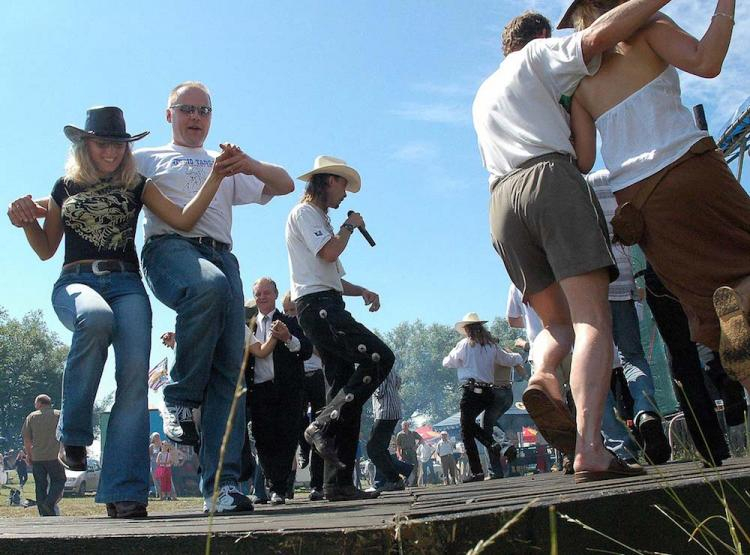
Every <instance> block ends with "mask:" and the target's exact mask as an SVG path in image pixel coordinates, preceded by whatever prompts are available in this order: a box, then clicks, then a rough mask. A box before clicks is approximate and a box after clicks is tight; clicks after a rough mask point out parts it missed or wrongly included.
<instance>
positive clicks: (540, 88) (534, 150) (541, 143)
mask: <svg viewBox="0 0 750 555" xmlns="http://www.w3.org/2000/svg"><path fill="white" fill-rule="evenodd" d="M600 62H601V58H600V57H599V56H597V57H596V58H594V59H593V60H591V61H590V62H589V64H588V66H587V65H586V64H585V63H584V61H583V51H582V49H581V33H575V34H573V35H569V36H567V37H562V38H550V39H535V40H532V41H531V42H529V43H528V44H527V45H526V46H525V47H523V48H522V49H521V50H519V51H517V52H512V53H510V54H508V55H507V56H506V57H505V59H504V60H503V62H502V63H501V64H500V67H499V68H498V69H497V70H496V71H495V73H493V74H492V75H490V76H489V77H488V78H487V80H486V81H485V82H484V83H482V85H481V86H480V87H479V90H478V91H477V95H476V97H475V98H474V105H473V107H472V115H473V120H474V129H475V131H476V133H477V140H478V142H479V152H480V154H481V156H482V163H483V164H484V167H485V168H486V169H487V171H489V172H490V183H492V182H493V181H494V180H495V179H496V178H498V177H502V176H504V175H506V174H507V173H509V172H510V171H511V170H513V169H515V168H517V167H518V166H519V165H520V164H521V163H523V162H525V161H526V160H529V159H531V158H535V157H537V156H541V155H543V154H549V153H552V152H562V153H567V154H570V155H571V156H575V151H574V150H573V145H572V144H571V142H570V117H569V115H568V113H567V112H566V111H565V109H564V108H563V107H562V106H561V105H560V99H561V97H563V96H572V94H573V92H574V91H575V89H576V87H577V86H578V83H579V82H580V81H581V79H583V78H584V77H585V76H587V75H593V74H594V73H596V72H597V71H598V69H599V65H600Z"/></svg>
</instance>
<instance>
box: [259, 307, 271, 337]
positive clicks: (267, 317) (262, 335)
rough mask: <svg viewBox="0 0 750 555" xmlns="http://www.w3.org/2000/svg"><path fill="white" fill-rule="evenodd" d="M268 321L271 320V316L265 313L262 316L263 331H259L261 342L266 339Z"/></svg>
mask: <svg viewBox="0 0 750 555" xmlns="http://www.w3.org/2000/svg"><path fill="white" fill-rule="evenodd" d="M270 321H271V318H269V316H268V315H267V314H266V315H265V316H263V325H262V327H263V331H262V332H261V338H262V340H263V341H262V342H263V343H265V342H266V341H267V340H268V327H269V322H270Z"/></svg>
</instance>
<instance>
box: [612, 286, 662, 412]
mask: <svg viewBox="0 0 750 555" xmlns="http://www.w3.org/2000/svg"><path fill="white" fill-rule="evenodd" d="M609 306H610V308H611V310H612V336H613V337H614V340H615V345H617V350H618V351H619V354H620V362H621V363H622V370H623V373H624V374H625V379H626V380H627V382H628V389H629V390H630V395H631V396H632V397H633V417H634V418H635V421H636V422H638V417H639V416H640V415H641V414H642V413H644V412H653V413H657V414H658V412H659V410H658V408H657V406H656V401H655V399H654V381H653V379H652V378H651V367H650V366H649V365H648V361H647V360H646V355H645V354H644V352H643V344H642V343H641V329H640V324H639V323H638V314H637V313H636V311H635V303H634V302H633V301H632V300H630V301H610V302H609Z"/></svg>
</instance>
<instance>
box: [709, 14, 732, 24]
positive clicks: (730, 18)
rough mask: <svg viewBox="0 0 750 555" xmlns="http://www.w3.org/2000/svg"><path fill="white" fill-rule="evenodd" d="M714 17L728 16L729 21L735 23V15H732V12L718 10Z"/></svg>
mask: <svg viewBox="0 0 750 555" xmlns="http://www.w3.org/2000/svg"><path fill="white" fill-rule="evenodd" d="M714 17H726V18H727V19H728V20H729V21H731V22H732V25H734V16H733V15H730V14H728V13H724V12H716V13H714V15H712V16H711V19H713V18H714Z"/></svg>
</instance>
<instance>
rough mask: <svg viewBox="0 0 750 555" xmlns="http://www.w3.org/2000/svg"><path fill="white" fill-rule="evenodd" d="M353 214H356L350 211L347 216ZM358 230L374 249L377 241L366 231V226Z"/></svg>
mask: <svg viewBox="0 0 750 555" xmlns="http://www.w3.org/2000/svg"><path fill="white" fill-rule="evenodd" d="M352 214H354V210H349V212H347V213H346V215H347V216H351V215H352ZM357 229H358V230H359V232H360V233H361V234H362V237H364V238H365V239H367V242H368V243H370V246H371V247H374V246H375V240H374V239H373V238H372V235H370V233H369V232H368V231H367V230H366V229H365V227H364V226H358V227H357Z"/></svg>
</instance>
